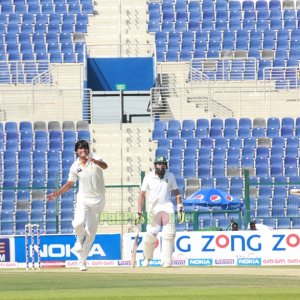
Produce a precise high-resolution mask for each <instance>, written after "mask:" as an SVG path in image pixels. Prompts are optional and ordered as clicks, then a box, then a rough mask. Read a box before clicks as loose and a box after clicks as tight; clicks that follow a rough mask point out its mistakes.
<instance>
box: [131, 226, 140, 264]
mask: <svg viewBox="0 0 300 300" xmlns="http://www.w3.org/2000/svg"><path fill="white" fill-rule="evenodd" d="M139 235H140V226H139V225H138V226H137V228H136V235H135V238H134V241H133V246H132V251H131V267H132V268H135V263H136V250H137V247H138V241H139Z"/></svg>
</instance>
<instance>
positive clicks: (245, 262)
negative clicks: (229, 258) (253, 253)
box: [237, 257, 261, 267]
mask: <svg viewBox="0 0 300 300" xmlns="http://www.w3.org/2000/svg"><path fill="white" fill-rule="evenodd" d="M237 265H238V266H247V267H249V266H261V258H251V257H248V258H238V259H237Z"/></svg>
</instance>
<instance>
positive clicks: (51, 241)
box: [15, 234, 121, 263]
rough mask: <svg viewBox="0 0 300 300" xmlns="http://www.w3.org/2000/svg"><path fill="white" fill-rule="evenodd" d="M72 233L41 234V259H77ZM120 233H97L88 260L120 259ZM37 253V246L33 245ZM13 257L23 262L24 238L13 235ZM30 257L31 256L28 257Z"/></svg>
mask: <svg viewBox="0 0 300 300" xmlns="http://www.w3.org/2000/svg"><path fill="white" fill-rule="evenodd" d="M74 243H75V236H74V235H41V237H40V254H41V261H42V262H43V261H46V262H50V261H67V260H77V259H78V257H77V255H78V253H77V252H76V251H75V250H74ZM120 249H121V238H120V234H97V235H96V238H95V241H94V243H93V245H92V247H91V250H90V253H89V255H88V260H114V259H115V260H117V259H121V250H120ZM34 250H35V253H37V246H35V247H34ZM15 257H16V261H17V262H19V263H22V262H25V238H24V236H17V237H15ZM30 257H31V245H30ZM30 259H31V258H30Z"/></svg>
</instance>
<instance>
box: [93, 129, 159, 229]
mask: <svg viewBox="0 0 300 300" xmlns="http://www.w3.org/2000/svg"><path fill="white" fill-rule="evenodd" d="M91 134H92V143H93V149H92V151H93V152H94V153H96V154H99V155H100V156H101V157H103V158H104V159H105V161H106V162H107V163H108V166H109V167H108V169H107V171H104V176H105V184H106V186H107V190H106V207H105V212H107V213H110V214H116V213H120V212H124V218H125V220H124V224H123V225H121V224H119V225H118V224H111V225H112V226H107V224H104V225H103V224H101V223H100V225H99V228H98V231H99V232H122V233H123V232H128V231H131V230H132V221H131V220H130V217H128V219H126V214H127V213H129V214H128V216H130V214H132V215H133V214H135V213H136V212H137V200H138V195H139V185H140V182H141V172H142V171H144V172H148V171H149V170H150V166H151V165H152V163H150V164H149V161H150V158H152V157H153V155H154V153H153V152H152V148H151V143H150V138H151V130H150V128H149V124H141V123H139V124H138V125H137V124H122V128H121V130H120V124H105V125H104V124H101V125H99V124H97V125H96V124H94V125H91ZM153 151H154V150H153ZM121 185H124V186H126V187H123V188H122V187H120V186H121Z"/></svg>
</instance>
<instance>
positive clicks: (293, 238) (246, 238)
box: [123, 230, 300, 266]
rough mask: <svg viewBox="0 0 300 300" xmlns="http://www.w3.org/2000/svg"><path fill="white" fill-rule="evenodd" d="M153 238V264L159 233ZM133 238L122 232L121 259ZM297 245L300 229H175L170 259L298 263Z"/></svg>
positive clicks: (219, 263)
mask: <svg viewBox="0 0 300 300" xmlns="http://www.w3.org/2000/svg"><path fill="white" fill-rule="evenodd" d="M143 236H144V233H141V234H140V238H139V241H138V248H137V260H142V259H143ZM157 239H158V242H157V246H156V248H155V251H154V256H153V261H154V262H155V263H154V264H156V263H157V261H158V260H160V259H161V245H162V243H163V239H162V238H161V233H159V234H158V236H157ZM133 241H134V233H127V234H125V235H124V237H123V248H124V252H123V259H124V260H130V258H131V249H132V245H133ZM299 248H300V230H268V231H260V230H257V231H250V230H249V231H215V232H212V231H209V232H204V231H198V232H177V234H176V237H175V251H174V253H173V260H174V259H177V258H179V259H182V260H184V259H186V260H187V264H188V265H191V263H193V262H191V261H190V260H193V259H195V258H196V259H198V257H200V258H201V260H208V261H210V260H211V262H212V263H211V265H215V266H228V265H230V266H232V265H239V266H245V265H250V266H260V265H262V266H263V265H300V254H299ZM247 259H248V260H247ZM208 261H207V263H208ZM199 263H200V265H203V264H201V262H199ZM195 265H196V264H195ZM208 265H209V264H208Z"/></svg>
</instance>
